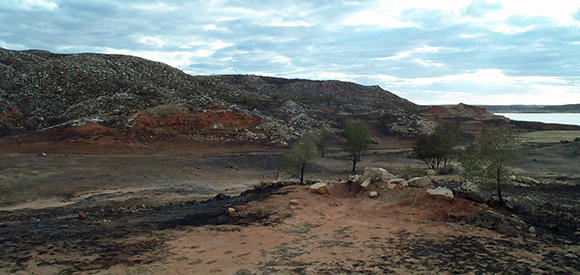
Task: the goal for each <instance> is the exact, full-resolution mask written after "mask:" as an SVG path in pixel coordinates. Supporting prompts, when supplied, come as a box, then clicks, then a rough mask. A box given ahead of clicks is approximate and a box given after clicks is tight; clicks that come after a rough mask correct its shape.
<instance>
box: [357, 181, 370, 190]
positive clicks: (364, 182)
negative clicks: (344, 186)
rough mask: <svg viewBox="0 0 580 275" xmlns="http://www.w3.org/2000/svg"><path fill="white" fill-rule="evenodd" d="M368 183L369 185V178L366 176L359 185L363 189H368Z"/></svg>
mask: <svg viewBox="0 0 580 275" xmlns="http://www.w3.org/2000/svg"><path fill="white" fill-rule="evenodd" d="M370 185H371V179H370V178H367V179H365V180H364V181H363V182H362V183H361V184H360V187H362V189H363V190H368V189H369V187H370Z"/></svg>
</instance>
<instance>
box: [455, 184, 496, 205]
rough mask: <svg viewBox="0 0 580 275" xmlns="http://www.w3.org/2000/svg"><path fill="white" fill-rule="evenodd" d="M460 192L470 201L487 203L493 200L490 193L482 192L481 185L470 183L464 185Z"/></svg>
mask: <svg viewBox="0 0 580 275" xmlns="http://www.w3.org/2000/svg"><path fill="white" fill-rule="evenodd" d="M459 190H460V192H461V193H463V194H464V195H465V197H467V198H468V199H471V200H474V201H476V202H479V203H486V202H487V201H489V200H490V199H491V194H490V193H489V192H486V191H483V190H481V188H480V187H479V185H477V184H475V183H473V182H470V181H466V182H464V183H462V184H461V188H460V189H459Z"/></svg>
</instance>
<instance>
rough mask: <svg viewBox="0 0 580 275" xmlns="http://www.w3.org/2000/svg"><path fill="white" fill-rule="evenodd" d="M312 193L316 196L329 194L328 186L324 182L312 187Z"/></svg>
mask: <svg viewBox="0 0 580 275" xmlns="http://www.w3.org/2000/svg"><path fill="white" fill-rule="evenodd" d="M310 192H312V193H314V194H324V193H327V192H328V185H327V184H326V183H324V182H318V183H315V184H313V185H311V186H310Z"/></svg>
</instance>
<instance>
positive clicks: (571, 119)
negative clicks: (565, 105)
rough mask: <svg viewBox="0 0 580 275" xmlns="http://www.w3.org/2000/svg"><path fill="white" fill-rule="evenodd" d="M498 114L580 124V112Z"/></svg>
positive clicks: (532, 119)
mask: <svg viewBox="0 0 580 275" xmlns="http://www.w3.org/2000/svg"><path fill="white" fill-rule="evenodd" d="M496 115H500V116H505V117H507V118H509V119H512V120H520V121H538V122H544V123H558V124H568V125H579V126H580V113H574V114H558V113H550V114H538V113H533V114H532V113H497V114H496Z"/></svg>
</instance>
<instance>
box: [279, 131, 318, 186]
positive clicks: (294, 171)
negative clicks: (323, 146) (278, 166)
mask: <svg viewBox="0 0 580 275" xmlns="http://www.w3.org/2000/svg"><path fill="white" fill-rule="evenodd" d="M314 137H316V136H315V135H311V134H306V135H304V136H303V137H302V138H301V139H299V140H298V141H297V142H296V143H294V146H292V150H291V151H290V152H288V153H286V154H285V155H284V158H283V163H284V164H283V166H284V170H286V171H287V172H288V173H289V174H291V175H292V176H299V177H300V184H303V183H304V171H305V170H306V167H307V165H308V164H309V163H310V162H311V161H312V160H313V159H314V157H315V152H316V139H315V138H314Z"/></svg>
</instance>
